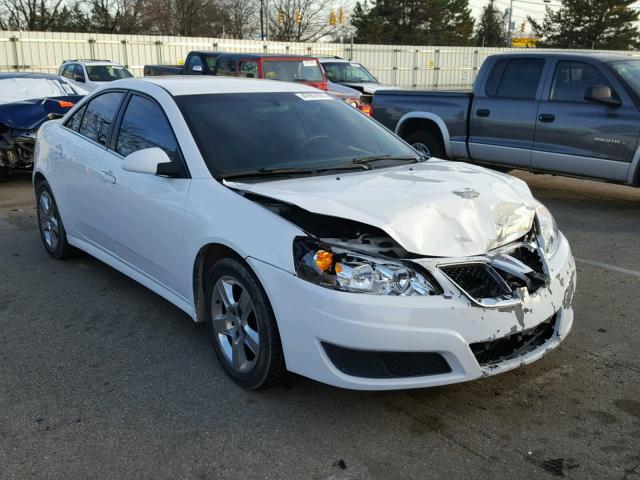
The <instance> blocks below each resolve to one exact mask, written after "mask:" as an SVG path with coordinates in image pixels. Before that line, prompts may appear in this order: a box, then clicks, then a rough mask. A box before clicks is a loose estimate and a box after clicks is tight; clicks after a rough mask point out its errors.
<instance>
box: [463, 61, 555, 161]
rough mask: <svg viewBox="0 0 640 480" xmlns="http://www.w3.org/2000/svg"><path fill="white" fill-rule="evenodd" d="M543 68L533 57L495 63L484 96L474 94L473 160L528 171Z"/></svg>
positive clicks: (471, 151)
mask: <svg viewBox="0 0 640 480" xmlns="http://www.w3.org/2000/svg"><path fill="white" fill-rule="evenodd" d="M544 67H545V60H544V59H542V58H536V57H527V58H503V59H499V60H497V61H496V62H495V64H494V65H493V68H492V70H491V72H490V73H489V77H488V79H487V82H486V85H485V90H484V92H476V97H475V100H474V104H473V108H472V111H471V127H470V131H469V151H470V153H471V158H472V159H473V160H478V161H481V162H489V163H495V164H500V165H509V166H516V167H517V166H520V167H524V168H530V167H531V149H532V147H533V142H534V136H535V128H536V116H537V113H538V99H539V98H540V94H541V91H542V88H541V79H542V78H543V75H542V74H543V71H544Z"/></svg>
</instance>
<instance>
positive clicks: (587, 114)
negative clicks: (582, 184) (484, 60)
mask: <svg viewBox="0 0 640 480" xmlns="http://www.w3.org/2000/svg"><path fill="white" fill-rule="evenodd" d="M596 86H606V87H609V88H610V89H611V91H612V93H613V96H614V98H617V99H619V100H620V101H621V102H622V104H621V105H607V104H604V103H598V102H594V101H588V100H585V93H586V91H587V89H588V88H590V87H596ZM545 97H546V98H544V99H543V100H542V101H541V102H540V107H539V111H538V126H537V129H536V137H535V144H534V147H533V150H534V151H533V160H532V165H533V168H534V169H536V170H544V171H552V172H560V173H568V174H571V175H578V176H586V177H595V178H602V179H606V180H615V181H625V180H626V177H627V172H628V169H629V165H630V163H631V160H632V158H633V155H634V152H635V149H636V141H637V138H638V134H639V132H640V125H639V122H638V110H637V108H636V107H635V105H634V103H633V101H632V100H631V99H630V98H629V97H628V95H627V94H626V92H625V91H624V89H623V88H621V87H620V86H619V84H618V81H617V79H616V78H615V77H613V75H611V73H610V72H608V71H607V70H606V69H604V68H602V66H601V65H600V64H599V63H598V62H588V61H582V60H570V59H568V60H559V61H558V62H557V64H556V65H555V69H554V73H553V78H552V80H551V83H550V87H549V89H548V94H547V95H545Z"/></svg>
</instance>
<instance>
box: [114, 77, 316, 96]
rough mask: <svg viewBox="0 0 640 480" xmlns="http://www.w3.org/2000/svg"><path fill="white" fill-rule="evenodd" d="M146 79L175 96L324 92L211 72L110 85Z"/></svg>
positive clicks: (132, 85)
mask: <svg viewBox="0 0 640 480" xmlns="http://www.w3.org/2000/svg"><path fill="white" fill-rule="evenodd" d="M142 82H144V83H147V84H153V85H158V86H159V87H162V88H164V89H165V90H166V91H168V92H169V93H170V94H171V95H173V96H180V95H204V94H216V93H279V92H299V93H301V92H320V90H318V89H316V88H313V87H310V86H308V85H304V84H301V83H291V82H281V81H277V80H261V79H255V78H242V77H216V76H209V75H207V76H191V75H186V76H183V75H176V76H159V77H143V78H134V79H125V80H116V81H115V82H110V83H109V88H115V87H122V88H131V89H136V88H137V87H139V86H140V84H141V83H142Z"/></svg>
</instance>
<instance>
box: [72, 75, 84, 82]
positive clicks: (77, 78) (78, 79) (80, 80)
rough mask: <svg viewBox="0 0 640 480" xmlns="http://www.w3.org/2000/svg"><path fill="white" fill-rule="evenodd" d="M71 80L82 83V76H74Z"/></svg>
mask: <svg viewBox="0 0 640 480" xmlns="http://www.w3.org/2000/svg"><path fill="white" fill-rule="evenodd" d="M73 80H74V81H76V82H80V83H84V76H82V75H74V76H73Z"/></svg>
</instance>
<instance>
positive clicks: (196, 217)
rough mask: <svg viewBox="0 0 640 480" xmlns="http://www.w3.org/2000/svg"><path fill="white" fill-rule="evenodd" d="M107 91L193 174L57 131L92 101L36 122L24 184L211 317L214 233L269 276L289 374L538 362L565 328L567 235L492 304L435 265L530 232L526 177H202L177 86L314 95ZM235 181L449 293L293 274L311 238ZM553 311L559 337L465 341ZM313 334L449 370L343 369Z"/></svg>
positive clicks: (120, 263)
mask: <svg viewBox="0 0 640 480" xmlns="http://www.w3.org/2000/svg"><path fill="white" fill-rule="evenodd" d="M116 87H117V88H119V89H126V90H129V91H134V92H140V93H143V94H146V95H148V96H150V97H152V98H153V99H155V100H156V101H157V102H158V104H159V105H160V106H161V107H162V109H163V110H164V113H165V114H166V116H167V118H168V119H169V121H170V123H171V126H172V128H173V130H174V133H175V136H176V138H177V140H178V143H179V145H180V148H181V150H182V154H183V156H184V158H185V160H186V162H187V166H188V169H189V173H190V178H165V177H161V176H156V175H149V174H141V173H135V172H131V171H126V170H124V169H123V168H122V163H123V160H122V157H120V156H119V155H117V154H114V153H112V152H111V151H108V150H107V149H106V148H105V147H103V146H101V145H99V144H97V143H94V142H92V141H90V140H87V139H85V138H84V137H82V136H81V135H79V134H78V133H75V132H73V131H71V130H69V129H68V128H66V127H64V126H63V124H64V122H65V120H66V119H67V118H69V117H70V116H71V115H73V113H74V112H75V111H77V110H78V109H80V108H82V106H83V105H84V104H85V103H86V102H87V101H89V100H90V99H91V98H92V97H91V96H90V97H87V98H85V99H84V100H83V101H82V102H80V103H79V104H78V105H76V106H75V107H74V109H73V110H72V111H71V112H69V113H68V114H67V117H65V119H63V120H61V121H51V122H47V123H45V124H44V126H43V127H42V128H41V130H40V133H39V135H38V144H37V148H36V151H37V153H36V164H35V168H34V180H37V179H38V178H40V176H42V177H44V178H46V180H47V181H48V183H49V184H50V186H51V188H52V191H53V193H54V196H55V198H56V201H57V203H58V208H59V210H60V213H61V216H62V218H63V219H64V222H65V226H66V229H67V238H68V241H69V242H70V243H71V244H72V245H74V246H76V247H78V248H80V249H82V250H84V251H86V252H88V253H89V254H91V255H93V256H95V257H97V258H98V259H100V260H102V261H104V262H105V263H107V264H109V265H111V266H112V267H114V268H116V269H118V270H120V271H121V272H123V273H124V274H126V275H128V276H130V277H131V278H133V279H134V280H136V281H138V282H140V283H141V284H143V285H145V286H146V287H148V288H150V289H151V290H153V291H154V292H156V293H158V294H159V295H161V296H162V297H164V298H166V299H167V300H168V301H170V302H172V303H174V304H175V305H176V306H178V307H179V308H181V309H182V310H184V311H185V312H186V313H187V314H188V315H189V316H190V317H191V318H192V319H193V320H195V321H206V320H207V319H206V318H204V317H203V314H202V310H201V308H199V306H198V304H197V301H198V295H200V294H201V292H199V291H198V287H197V285H195V284H194V265H195V263H196V260H197V258H198V253H199V252H200V251H201V249H203V248H204V247H206V246H207V245H209V244H222V245H225V246H226V247H228V248H230V249H232V250H234V251H235V252H236V253H237V254H238V255H240V256H241V257H242V258H244V259H245V260H246V262H247V263H248V265H249V266H250V267H251V269H252V270H253V272H254V273H255V275H256V276H257V278H258V279H259V280H260V282H261V284H262V286H263V287H264V289H265V291H266V293H267V296H268V298H269V301H270V303H271V305H272V308H273V311H274V313H275V316H276V320H277V325H278V329H279V332H280V336H281V339H282V344H283V350H284V356H285V359H286V365H287V368H288V370H290V371H292V372H296V373H299V374H301V375H305V376H308V377H310V378H313V379H316V380H319V381H322V382H325V383H328V384H332V385H336V386H340V387H344V388H353V389H380V390H382V389H398V388H416V387H426V386H434V385H442V384H448V383H455V382H461V381H466V380H471V379H475V378H479V377H482V376H486V375H492V374H495V373H500V372H503V371H506V370H509V369H511V368H515V367H517V366H520V365H524V364H527V363H530V362H532V361H535V360H537V359H539V358H540V357H542V356H543V355H544V354H545V353H546V352H547V351H549V350H551V349H552V348H555V347H556V346H557V345H558V344H559V343H560V342H561V341H562V340H563V339H564V338H565V337H566V335H567V334H568V332H569V331H570V329H571V326H572V323H573V309H572V306H571V303H572V298H573V293H574V289H575V264H574V261H573V257H572V255H571V251H570V248H569V245H568V242H567V240H566V239H565V238H564V236H562V235H561V234H559V238H558V240H557V243H558V246H557V249H555V252H553V253H552V254H549V255H548V256H547V257H545V262H546V264H547V268H548V273H549V280H548V284H547V285H546V286H545V287H543V288H540V289H539V290H538V291H537V292H536V293H534V294H531V295H529V294H527V292H526V291H520V290H519V291H518V295H519V299H518V300H517V301H516V302H515V303H513V302H512V303H511V304H510V305H508V306H503V307H502V308H484V307H480V306H478V305H476V304H474V302H473V301H471V300H470V299H469V298H467V296H465V294H464V293H463V292H462V291H461V290H460V289H459V288H458V287H457V286H456V285H455V284H454V283H452V281H451V280H449V279H448V278H447V277H446V276H445V275H444V274H443V273H442V272H441V271H440V266H441V265H443V264H446V263H450V262H455V261H460V260H461V257H463V260H465V261H469V260H472V259H475V258H479V257H478V256H483V255H489V254H493V252H491V251H490V250H491V249H494V248H495V247H499V246H502V245H505V244H506V243H509V242H511V241H513V240H515V239H517V238H519V237H520V236H522V235H523V233H525V232H526V231H528V229H530V228H531V227H532V223H533V222H534V215H535V212H536V209H539V208H540V206H539V204H538V203H537V202H536V201H535V200H534V199H533V197H532V196H531V193H530V192H529V190H528V188H527V187H526V185H525V184H524V183H523V182H521V181H519V180H516V179H513V178H512V177H509V176H506V175H502V174H498V173H494V172H490V171H488V170H486V169H483V168H481V167H477V166H471V165H466V164H462V163H449V162H443V161H438V160H430V161H429V162H427V163H421V164H409V165H403V166H398V167H393V168H385V169H376V170H372V171H367V172H362V173H361V172H348V173H345V174H340V175H339V177H336V175H327V176H318V177H307V178H299V179H295V180H281V181H264V182H258V183H241V182H225V183H224V184H223V183H221V182H219V181H217V180H215V179H214V178H213V177H212V175H211V173H210V172H209V170H208V168H207V166H206V164H205V162H204V159H203V157H202V155H201V153H200V151H199V149H198V147H197V146H196V143H195V141H194V138H193V136H192V134H191V131H190V130H189V127H188V126H187V123H186V122H185V120H184V118H183V116H182V114H181V112H180V110H179V109H178V107H177V105H176V103H175V101H174V97H176V96H179V95H186V94H220V95H224V94H225V93H250V92H317V90H315V89H313V88H311V87H306V86H304V85H300V84H288V83H285V82H275V81H266V80H253V79H243V78H232V77H188V78H179V79H177V78H171V77H151V78H147V79H144V80H122V81H118V82H117V83H114V84H111V85H110V86H107V87H103V88H102V90H107V89H111V88H116ZM332 101H336V100H332ZM354 114H355V113H354ZM358 115H359V114H358ZM105 174H106V176H105ZM111 178H113V179H114V182H111V181H110V179H111ZM338 179H339V180H338ZM242 191H247V192H255V193H256V194H260V195H264V196H267V197H271V198H274V199H280V200H283V201H286V202H289V203H292V204H294V205H297V206H299V207H301V208H303V209H308V210H310V211H312V212H319V213H324V214H327V215H332V216H337V217H342V218H348V219H352V220H358V221H361V222H363V223H367V224H370V225H373V226H378V227H380V228H382V229H383V230H384V231H386V232H387V233H388V234H389V235H390V236H391V237H393V238H394V239H395V240H397V241H398V242H399V243H400V244H401V245H402V246H404V247H405V248H406V249H408V250H409V251H414V252H415V253H418V254H419V256H418V257H417V258H413V259H411V260H410V262H413V263H414V264H416V265H419V266H421V267H423V268H425V269H427V270H428V271H429V272H430V273H431V274H432V275H433V278H434V279H435V280H436V281H437V282H438V283H439V284H440V285H441V286H442V289H443V294H441V295H433V296H431V295H428V296H389V295H373V294H361V293H349V292H343V291H336V290H331V289H328V288H324V287H321V286H318V285H316V284H313V283H311V282H309V281H305V280H302V279H301V278H299V277H298V276H297V275H296V268H295V265H294V260H293V255H292V244H293V241H294V239H295V238H296V237H300V236H306V235H307V234H306V233H305V232H304V231H303V230H302V229H301V228H300V227H298V226H297V225H295V224H293V223H292V222H290V221H288V220H285V219H284V218H282V217H280V216H278V215H276V214H274V213H273V212H271V211H269V210H268V209H266V208H265V207H264V206H262V205H261V204H259V203H256V202H254V201H251V200H249V199H247V198H245V197H243V196H242V195H239V194H238V192H242ZM194 285H195V286H194ZM200 301H202V299H200ZM554 315H556V327H555V331H554V334H553V336H552V337H550V338H549V339H548V340H547V341H545V343H544V344H543V345H541V346H539V347H538V348H535V349H534V350H532V351H530V352H526V353H524V354H522V355H521V356H518V357H516V358H512V359H508V360H505V361H502V362H500V363H497V364H493V365H490V366H481V365H480V364H479V363H478V361H477V360H476V358H475V357H474V355H473V353H472V351H471V350H470V347H469V344H470V343H473V342H484V341H490V340H495V339H499V338H501V337H503V336H505V335H509V334H512V333H514V332H522V331H525V330H528V329H531V328H534V327H536V326H538V325H540V324H541V323H542V322H544V321H546V320H548V319H549V318H551V317H552V316H554ZM321 342H329V343H332V344H334V345H339V346H342V347H346V348H350V349H356V350H381V351H393V352H438V353H439V354H441V355H442V356H443V357H444V358H445V359H446V361H447V363H448V364H449V366H450V367H451V371H450V372H449V373H444V374H439V375H430V376H418V377H400V378H364V377H360V376H353V375H348V374H346V373H344V372H343V371H341V370H340V369H339V368H337V367H336V366H335V365H334V364H333V363H332V361H331V360H330V359H329V358H328V356H327V353H326V352H325V350H324V349H323V347H322V344H321Z"/></svg>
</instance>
